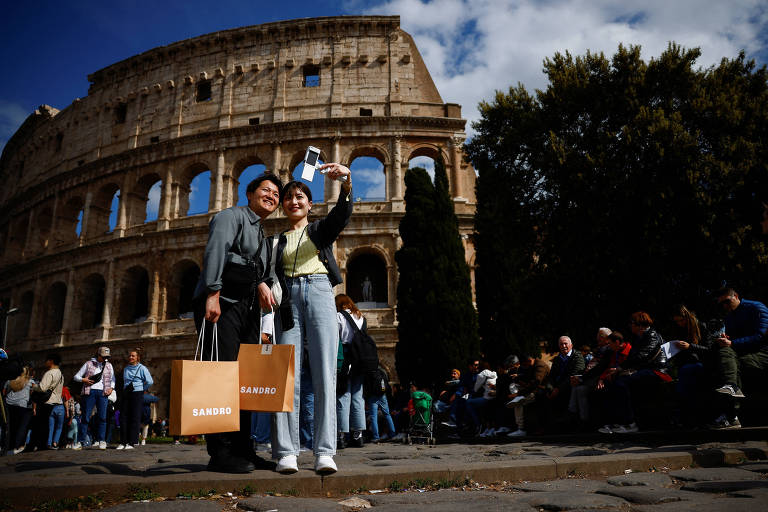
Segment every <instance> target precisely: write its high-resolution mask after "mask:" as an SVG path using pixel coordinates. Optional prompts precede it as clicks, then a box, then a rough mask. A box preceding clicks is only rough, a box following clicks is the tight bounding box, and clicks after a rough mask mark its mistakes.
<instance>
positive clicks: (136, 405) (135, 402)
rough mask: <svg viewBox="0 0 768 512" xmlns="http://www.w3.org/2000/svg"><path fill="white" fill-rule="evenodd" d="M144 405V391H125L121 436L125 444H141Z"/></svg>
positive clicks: (122, 405)
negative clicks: (140, 433) (140, 435)
mask: <svg viewBox="0 0 768 512" xmlns="http://www.w3.org/2000/svg"><path fill="white" fill-rule="evenodd" d="M143 407H144V392H143V391H129V392H124V393H123V398H122V402H121V406H120V438H121V439H122V443H123V444H139V428H140V427H141V410H142V409H143Z"/></svg>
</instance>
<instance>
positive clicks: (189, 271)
mask: <svg viewBox="0 0 768 512" xmlns="http://www.w3.org/2000/svg"><path fill="white" fill-rule="evenodd" d="M199 278H200V267H199V266H198V265H197V263H196V262H194V261H192V260H188V259H183V260H181V261H178V262H176V264H175V265H174V266H173V268H172V269H171V275H170V278H169V279H168V289H167V294H166V295H167V297H168V299H167V300H168V306H167V308H166V320H175V319H177V318H192V311H193V307H192V299H193V297H194V293H195V286H196V285H197V280H198V279H199Z"/></svg>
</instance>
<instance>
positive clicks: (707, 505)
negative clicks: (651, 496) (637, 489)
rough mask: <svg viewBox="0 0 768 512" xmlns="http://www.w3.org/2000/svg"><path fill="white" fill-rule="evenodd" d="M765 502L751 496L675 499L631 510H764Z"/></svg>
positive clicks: (695, 511)
mask: <svg viewBox="0 0 768 512" xmlns="http://www.w3.org/2000/svg"><path fill="white" fill-rule="evenodd" d="M765 510H767V509H766V506H765V503H760V502H758V501H757V500H754V499H751V498H727V497H719V498H712V499H711V500H709V501H707V502H694V501H677V502H673V503H663V504H661V505H633V506H632V512H724V511H725V512H765Z"/></svg>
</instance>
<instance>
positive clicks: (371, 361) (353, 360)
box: [341, 311, 379, 375]
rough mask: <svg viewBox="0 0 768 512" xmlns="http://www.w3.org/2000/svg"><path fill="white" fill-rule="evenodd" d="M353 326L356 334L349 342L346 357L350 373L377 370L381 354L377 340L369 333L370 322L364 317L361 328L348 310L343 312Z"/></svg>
mask: <svg viewBox="0 0 768 512" xmlns="http://www.w3.org/2000/svg"><path fill="white" fill-rule="evenodd" d="M341 314H342V315H344V318H346V319H347V322H349V325H350V326H352V328H353V330H354V332H355V334H354V336H353V338H352V341H351V342H349V346H348V350H347V353H346V358H345V362H344V364H345V366H346V365H349V366H347V367H349V368H350V371H349V373H350V375H365V374H367V373H371V372H375V371H376V370H377V369H378V368H379V355H378V352H377V350H376V342H375V341H373V338H371V337H370V336H369V335H368V323H367V322H366V321H365V319H363V328H362V329H360V328H359V327H358V326H357V324H356V323H355V320H354V319H353V318H352V316H351V315H350V314H349V313H347V312H346V311H342V312H341Z"/></svg>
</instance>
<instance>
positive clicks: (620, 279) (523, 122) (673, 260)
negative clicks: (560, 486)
mask: <svg viewBox="0 0 768 512" xmlns="http://www.w3.org/2000/svg"><path fill="white" fill-rule="evenodd" d="M699 55H700V52H699V50H698V49H683V48H681V47H679V46H677V45H674V44H670V45H669V47H668V48H667V50H666V51H665V52H664V53H663V54H662V55H661V56H660V57H659V58H654V59H651V60H650V61H649V62H645V61H643V60H642V59H641V58H640V48H639V47H636V46H631V47H628V48H625V47H624V46H619V48H618V51H617V52H616V54H615V55H614V56H613V58H612V59H610V60H609V59H608V58H606V57H605V56H604V55H603V54H592V53H589V52H588V53H587V54H586V55H585V56H578V57H573V56H571V55H570V54H569V53H566V54H565V55H563V54H559V53H558V54H555V56H554V57H553V58H551V59H547V60H545V62H544V71H545V73H546V75H547V77H548V80H549V83H548V86H547V88H546V89H545V90H543V91H536V93H535V95H532V94H529V93H528V92H527V91H526V90H525V88H524V87H522V86H520V85H519V86H517V87H515V88H510V90H509V92H508V93H506V94H505V93H501V92H497V94H496V97H495V98H494V100H493V102H491V103H481V105H480V110H481V119H480V121H478V122H477V123H476V124H475V125H474V127H475V130H476V131H477V136H476V137H474V139H473V140H472V141H471V142H470V143H469V144H468V145H467V146H466V151H467V153H468V155H469V157H470V159H471V160H472V162H473V163H474V165H475V168H476V169H478V172H479V178H478V182H477V201H478V210H477V215H476V219H475V231H476V248H477V268H476V292H477V301H478V309H479V314H480V328H481V335H482V338H483V343H484V346H485V347H486V348H487V347H488V346H489V345H493V346H496V347H501V348H499V350H500V351H509V350H527V349H529V348H530V345H531V343H532V342H533V341H534V340H535V339H539V338H541V337H545V338H547V339H549V340H553V339H554V338H555V337H556V336H557V335H559V334H564V333H567V332H570V333H573V334H577V335H578V336H580V337H581V339H578V340H576V343H584V342H589V341H590V340H591V339H593V336H594V332H595V331H596V329H597V327H599V326H601V325H606V324H607V325H608V326H609V327H613V328H619V329H626V317H627V315H628V313H630V312H631V311H632V310H635V309H640V308H642V309H646V310H648V311H649V312H651V314H652V315H655V316H656V317H659V316H660V317H661V319H663V318H664V317H665V316H666V313H667V309H666V308H667V307H668V306H670V305H671V304H673V303H675V302H685V303H687V304H689V305H692V306H693V307H695V308H697V309H698V310H699V314H700V316H706V315H708V314H710V313H711V308H710V307H711V300H710V298H709V297H708V296H707V291H708V290H711V289H712V288H714V287H717V286H718V285H719V284H720V283H721V282H722V280H726V281H728V282H730V283H733V284H735V285H736V286H737V287H738V288H739V289H741V291H742V295H749V296H752V297H762V298H763V299H765V298H767V297H766V292H768V289H766V286H767V283H768V274H766V263H768V241H767V240H766V235H765V234H764V233H763V230H762V228H761V226H760V221H761V216H762V214H763V211H764V209H765V203H768V188H767V187H768V172H767V171H768V167H767V165H768V158H767V157H768V154H767V153H768V145H766V143H767V142H768V137H767V136H768V122H767V121H768V87H767V85H766V78H768V74H767V73H766V69H765V67H762V68H760V69H757V68H756V67H755V64H754V62H752V61H748V60H746V59H745V56H744V54H743V53H742V54H740V55H739V56H738V57H736V58H734V59H723V60H722V62H721V63H720V64H719V65H718V66H715V67H712V68H709V69H700V68H696V67H695V63H696V59H697V58H698V57H699Z"/></svg>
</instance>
